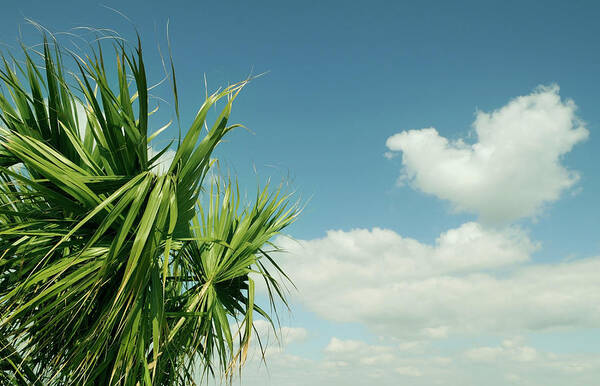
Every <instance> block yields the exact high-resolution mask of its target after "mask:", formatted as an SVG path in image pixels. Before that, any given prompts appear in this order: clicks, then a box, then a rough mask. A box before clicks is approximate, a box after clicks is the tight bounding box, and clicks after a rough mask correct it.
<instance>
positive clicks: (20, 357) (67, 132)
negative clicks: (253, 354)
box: [0, 37, 299, 385]
mask: <svg viewBox="0 0 600 386" xmlns="http://www.w3.org/2000/svg"><path fill="white" fill-rule="evenodd" d="M111 42H112V47H113V48H114V55H115V62H114V64H113V65H114V66H115V71H114V72H113V73H115V77H114V78H115V79H110V77H109V75H108V74H109V73H110V71H107V70H106V66H105V53H104V52H103V50H102V45H101V44H100V43H99V44H98V45H97V46H94V47H91V48H90V53H89V54H88V55H78V54H76V53H74V52H69V55H66V54H65V52H64V50H61V48H59V46H58V44H57V43H56V39H54V38H52V39H51V40H50V42H49V41H48V39H47V38H46V37H44V41H43V44H42V45H41V46H40V47H41V48H40V50H39V52H38V51H35V50H33V49H28V48H25V47H24V48H23V53H24V58H23V60H21V61H18V60H16V59H15V58H14V57H13V56H9V57H5V56H4V57H2V61H3V66H2V67H0V90H1V91H2V92H1V93H0V120H1V121H0V126H1V127H0V383H8V384H43V385H64V384H77V385H79V384H90V385H108V384H119V385H137V384H146V385H151V384H152V385H175V384H176V385H180V384H181V385H183V384H185V385H187V384H193V383H194V382H195V381H197V380H198V374H197V371H196V370H197V369H200V370H201V373H202V379H204V375H206V376H208V375H210V374H212V375H215V374H224V375H226V377H227V378H229V377H230V376H231V374H233V373H234V369H239V368H241V364H243V363H244V361H245V359H246V355H247V351H248V347H249V344H250V338H251V336H252V335H253V320H254V318H255V315H256V314H259V315H261V316H262V317H264V318H265V319H267V320H268V321H271V324H273V321H272V319H271V317H270V315H269V312H267V311H266V310H265V309H263V308H261V307H260V306H259V305H258V304H256V302H255V281H254V279H256V278H261V279H262V280H264V282H265V283H266V287H267V289H268V299H269V303H271V304H270V305H271V308H270V309H271V310H273V308H272V305H273V304H274V300H275V299H276V298H281V299H282V300H283V301H284V303H285V298H284V293H283V291H282V286H281V284H280V282H279V281H278V280H276V276H277V277H283V278H286V279H287V276H285V274H284V273H283V272H282V271H281V269H280V268H279V266H278V265H277V264H276V262H275V260H274V259H273V256H272V255H271V254H270V252H271V251H273V250H276V249H277V247H276V246H275V245H273V244H272V243H271V242H270V240H272V239H273V237H274V236H275V235H277V234H278V233H279V232H280V231H281V230H282V229H284V228H285V227H286V226H288V225H289V224H290V223H292V222H293V221H294V220H295V219H296V217H297V215H298V213H299V210H298V206H297V205H295V204H293V203H290V196H289V195H284V194H283V193H282V192H281V188H280V189H277V190H276V191H274V192H272V193H270V191H269V189H268V186H267V187H266V188H264V189H262V190H260V189H259V193H258V194H257V196H256V199H255V201H254V202H253V203H251V204H249V205H246V206H244V205H243V204H241V203H240V199H241V198H240V194H239V189H238V187H237V183H236V182H235V181H231V180H230V179H227V180H225V179H223V178H206V177H207V174H208V173H209V171H210V170H211V167H212V164H213V162H214V160H213V159H212V158H211V154H212V152H213V150H214V149H215V147H216V146H217V144H218V143H219V142H220V141H221V140H222V138H223V137H224V136H225V135H226V134H227V133H228V132H229V131H230V130H232V129H233V128H235V127H237V126H239V125H230V124H228V118H229V115H230V112H231V108H232V104H233V102H234V100H235V98H236V96H237V95H238V94H239V92H240V91H241V90H242V88H243V87H244V86H245V85H246V84H247V82H248V81H249V79H247V80H245V81H243V82H241V83H237V84H234V85H231V86H229V87H227V88H225V89H223V90H221V91H218V92H216V93H214V94H212V95H210V96H208V97H207V98H206V100H205V101H204V103H203V104H202V106H201V108H200V110H199V111H198V113H197V115H196V117H195V119H194V121H193V122H192V123H191V125H190V126H189V129H188V131H187V134H185V136H184V137H183V138H182V139H180V141H178V143H177V146H176V148H177V149H176V152H175V154H174V157H173V159H172V161H170V163H168V164H167V165H163V167H161V168H160V169H159V168H157V167H156V165H157V163H158V162H159V160H162V159H163V158H164V154H166V152H167V150H168V147H166V148H164V149H163V150H161V151H160V152H158V153H157V154H154V155H153V156H149V154H153V152H150V153H149V145H150V142H151V141H152V140H153V139H154V138H155V137H156V135H157V134H158V133H159V132H160V131H162V129H159V130H157V131H156V132H154V133H153V134H150V135H149V133H148V131H149V127H148V126H149V119H148V116H149V115H150V114H151V113H152V112H151V111H149V96H148V90H149V86H148V83H147V78H146V71H145V66H144V61H143V58H142V46H141V43H140V40H139V37H138V41H137V46H136V47H134V48H129V46H128V45H127V44H125V43H123V41H122V40H120V39H112V40H111ZM104 44H105V43H104ZM105 51H106V49H105ZM38 57H39V58H40V59H39V60H40V61H38V62H36V60H37V59H38ZM65 57H66V58H67V59H69V60H71V61H73V62H74V63H75V71H74V72H73V73H68V72H67V69H66V66H65V65H64V59H65ZM107 63H108V62H107ZM170 64H171V69H172V68H173V66H172V61H171V63H170ZM170 78H171V82H172V83H171V84H172V90H173V93H174V101H175V103H174V106H175V112H176V115H177V120H179V111H178V110H179V108H178V98H177V87H176V83H175V76H174V72H173V73H171V76H170ZM111 81H112V82H114V84H111ZM217 101H224V103H223V104H222V108H221V110H220V113H219V114H218V116H217V117H216V119H215V120H214V124H212V126H211V127H210V128H209V125H208V123H207V120H208V117H207V116H209V110H210V109H211V108H213V107H216V103H217ZM81 107H83V110H84V111H85V115H86V117H87V120H83V121H86V122H85V123H84V124H82V123H81V122H82V120H81V119H80V118H81V117H79V116H78V112H77V111H78V110H82V109H81ZM204 127H206V129H207V130H206V132H205V134H203V128H204ZM201 137H202V138H201ZM154 153H156V152H154ZM273 274H277V275H276V276H275V275H273ZM286 305H287V304H286ZM229 379H230V378H229Z"/></svg>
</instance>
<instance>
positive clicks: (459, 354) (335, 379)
mask: <svg viewBox="0 0 600 386" xmlns="http://www.w3.org/2000/svg"><path fill="white" fill-rule="evenodd" d="M259 365H260V363H259V362H251V363H249V364H248V366H246V368H245V369H244V373H243V380H244V385H249V386H253V385H261V386H263V385H277V386H292V385H306V384H310V385H315V386H320V385H352V386H362V385H365V386H367V385H373V384H376V385H382V386H383V385H385V386H388V385H389V386H392V385H398V384H406V385H412V386H430V385H447V386H455V385H490V386H505V385H507V384H517V385H530V386H532V385H537V386H541V385H544V386H550V385H552V386H562V385H582V386H583V385H591V384H595V383H596V380H597V379H598V376H600V356H598V355H597V354H589V353H588V354H586V355H577V354H568V353H553V352H547V351H544V350H541V349H539V348H535V347H532V346H531V345H529V344H527V342H526V340H525V339H523V338H521V337H516V338H506V339H504V340H503V341H502V342H501V343H500V344H499V345H491V346H479V347H471V348H467V349H466V350H464V349H461V348H457V347H455V348H449V346H448V345H439V346H436V345H433V344H429V345H427V346H426V347H425V350H423V351H419V352H418V353H410V352H406V351H404V350H403V348H402V345H400V344H395V343H393V342H389V341H387V342H386V343H385V344H371V343H368V342H365V341H362V340H346V339H340V338H337V337H331V338H330V340H329V343H327V344H326V345H325V346H324V347H323V348H322V350H321V355H315V354H314V353H313V354H311V355H300V356H298V355H293V354H290V353H289V352H288V351H287V350H285V349H284V350H282V351H279V352H278V354H277V355H273V356H270V357H269V358H268V360H267V365H268V368H266V367H265V366H264V365H263V366H259Z"/></svg>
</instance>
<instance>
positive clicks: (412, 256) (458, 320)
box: [278, 223, 600, 338]
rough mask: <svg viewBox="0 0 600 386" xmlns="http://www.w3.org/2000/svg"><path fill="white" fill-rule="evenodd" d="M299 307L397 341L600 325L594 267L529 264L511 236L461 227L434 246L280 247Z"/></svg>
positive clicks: (352, 239) (356, 239)
mask: <svg viewBox="0 0 600 386" xmlns="http://www.w3.org/2000/svg"><path fill="white" fill-rule="evenodd" d="M278 244H279V245H282V246H283V248H284V249H286V250H287V251H288V253H286V254H285V255H282V256H281V261H282V264H283V266H284V270H285V271H286V272H287V273H288V274H289V275H290V276H291V277H292V278H294V282H295V284H296V286H297V287H298V289H299V291H298V294H297V296H298V299H299V300H300V301H301V302H303V303H304V304H305V305H306V306H307V307H308V308H309V309H310V310H312V311H314V312H316V313H317V314H319V315H320V316H321V317H324V318H325V319H328V320H333V321H338V322H358V323H362V324H364V325H366V326H368V327H370V328H371V330H372V331H374V332H376V333H379V334H382V335H386V336H395V337H411V336H412V337H415V336H419V337H425V338H445V337H446V336H448V335H450V334H455V333H482V332H515V333H519V332H521V331H542V330H549V329H554V328H561V327H585V326H597V325H598V324H600V306H599V304H600V281H599V280H598V277H597V272H600V258H590V259H580V260H574V261H569V262H562V263H554V264H536V263H533V262H532V261H531V259H530V254H531V253H532V252H533V251H534V250H535V249H536V248H537V245H536V244H535V243H533V242H532V241H530V240H529V238H528V237H527V234H526V233H525V232H524V231H522V230H520V229H519V228H505V229H503V230H490V229H486V228H484V227H482V226H481V225H479V224H477V223H466V224H464V225H462V226H461V227H459V228H456V229H451V230H449V231H447V232H445V233H443V234H441V235H440V236H439V238H438V239H437V241H436V243H435V244H434V245H428V244H423V243H420V242H418V241H416V240H413V239H410V238H403V237H401V236H400V235H398V234H397V233H395V232H393V231H391V230H385V229H378V228H375V229H373V230H366V229H356V230H352V231H348V232H344V231H329V232H328V233H327V236H326V237H324V238H322V239H315V240H308V241H302V240H300V241H291V240H286V239H283V238H282V239H280V240H278Z"/></svg>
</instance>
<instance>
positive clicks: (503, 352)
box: [465, 338, 539, 362]
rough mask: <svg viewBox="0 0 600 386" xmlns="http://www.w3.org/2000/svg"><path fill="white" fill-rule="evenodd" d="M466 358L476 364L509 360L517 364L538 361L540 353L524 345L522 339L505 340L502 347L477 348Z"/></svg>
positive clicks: (467, 354) (470, 351)
mask: <svg viewBox="0 0 600 386" xmlns="http://www.w3.org/2000/svg"><path fill="white" fill-rule="evenodd" d="M465 356H466V357H467V358H468V359H470V360H472V361H474V362H496V361H498V360H508V361H516V362H533V361H535V360H536V359H538V357H539V354H538V351H537V350H536V349H535V348H533V347H530V346H526V345H524V344H523V339H522V338H516V339H505V340H504V341H503V342H502V344H501V345H500V346H496V347H486V346H483V347H476V348H472V349H469V350H467V351H466V352H465Z"/></svg>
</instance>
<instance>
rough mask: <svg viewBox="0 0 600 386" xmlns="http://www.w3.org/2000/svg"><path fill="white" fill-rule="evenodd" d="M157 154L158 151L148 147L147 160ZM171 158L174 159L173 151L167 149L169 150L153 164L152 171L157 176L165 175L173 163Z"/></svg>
mask: <svg viewBox="0 0 600 386" xmlns="http://www.w3.org/2000/svg"><path fill="white" fill-rule="evenodd" d="M161 150H162V149H161ZM159 152H160V151H157V150H155V149H154V148H153V147H148V160H150V159H151V158H152V157H154V156H156V155H157V154H158V153H159ZM173 158H175V151H174V150H171V149H169V150H167V151H165V152H164V153H163V154H162V155H161V156H160V157H158V159H157V160H156V161H155V162H154V166H153V167H152V170H153V171H154V172H155V173H156V174H158V175H162V174H166V173H167V171H168V170H169V167H170V166H171V163H172V162H173Z"/></svg>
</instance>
